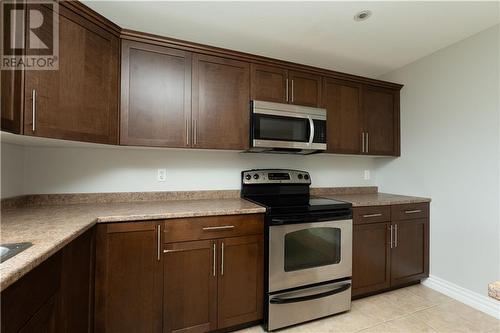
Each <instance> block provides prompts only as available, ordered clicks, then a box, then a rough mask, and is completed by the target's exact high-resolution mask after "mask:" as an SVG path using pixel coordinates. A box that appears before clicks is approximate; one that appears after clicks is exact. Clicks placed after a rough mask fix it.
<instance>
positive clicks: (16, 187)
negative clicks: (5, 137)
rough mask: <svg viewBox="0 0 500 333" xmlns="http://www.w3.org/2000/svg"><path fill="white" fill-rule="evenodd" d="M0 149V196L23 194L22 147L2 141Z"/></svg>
mask: <svg viewBox="0 0 500 333" xmlns="http://www.w3.org/2000/svg"><path fill="white" fill-rule="evenodd" d="M0 150H1V157H2V158H1V166H0V168H1V174H2V178H1V181H0V183H1V190H0V196H1V197H2V198H8V197H15V196H18V195H22V194H24V188H23V187H24V185H23V183H24V181H23V179H24V149H23V147H20V146H17V145H11V144H6V143H3V142H2V146H1V148H0Z"/></svg>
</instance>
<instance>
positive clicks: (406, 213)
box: [391, 202, 429, 221]
mask: <svg viewBox="0 0 500 333" xmlns="http://www.w3.org/2000/svg"><path fill="white" fill-rule="evenodd" d="M391 214H392V220H393V221H400V220H413V219H421V218H426V217H429V203H428V202H422V203H412V204H403V205H393V206H392V208H391Z"/></svg>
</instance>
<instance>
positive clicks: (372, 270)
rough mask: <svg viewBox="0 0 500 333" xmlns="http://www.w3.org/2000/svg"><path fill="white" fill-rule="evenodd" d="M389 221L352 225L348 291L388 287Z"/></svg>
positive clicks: (370, 290)
mask: <svg viewBox="0 0 500 333" xmlns="http://www.w3.org/2000/svg"><path fill="white" fill-rule="evenodd" d="M389 227H390V223H389V222H386V223H372V224H360V225H354V232H353V237H352V238H353V239H352V241H353V245H352V295H353V296H358V295H361V294H367V293H370V292H375V291H378V290H382V289H385V288H388V287H389V286H390V283H391V275H390V273H391V271H390V264H391V261H390V258H391V252H390V251H391V248H390V232H389Z"/></svg>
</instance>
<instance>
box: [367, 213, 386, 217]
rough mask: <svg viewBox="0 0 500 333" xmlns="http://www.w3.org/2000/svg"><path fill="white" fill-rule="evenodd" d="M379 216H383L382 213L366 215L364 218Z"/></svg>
mask: <svg viewBox="0 0 500 333" xmlns="http://www.w3.org/2000/svg"><path fill="white" fill-rule="evenodd" d="M378 216H382V214H381V213H376V214H365V215H363V217H378Z"/></svg>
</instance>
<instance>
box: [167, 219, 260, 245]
mask: <svg viewBox="0 0 500 333" xmlns="http://www.w3.org/2000/svg"><path fill="white" fill-rule="evenodd" d="M164 230H165V232H164V236H163V242H164V243H173V242H183V241H193V240H202V239H216V238H225V237H237V236H245V235H256V234H262V233H264V215H263V214H243V215H224V216H208V217H190V218H182V219H169V220H166V221H165V228H164Z"/></svg>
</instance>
